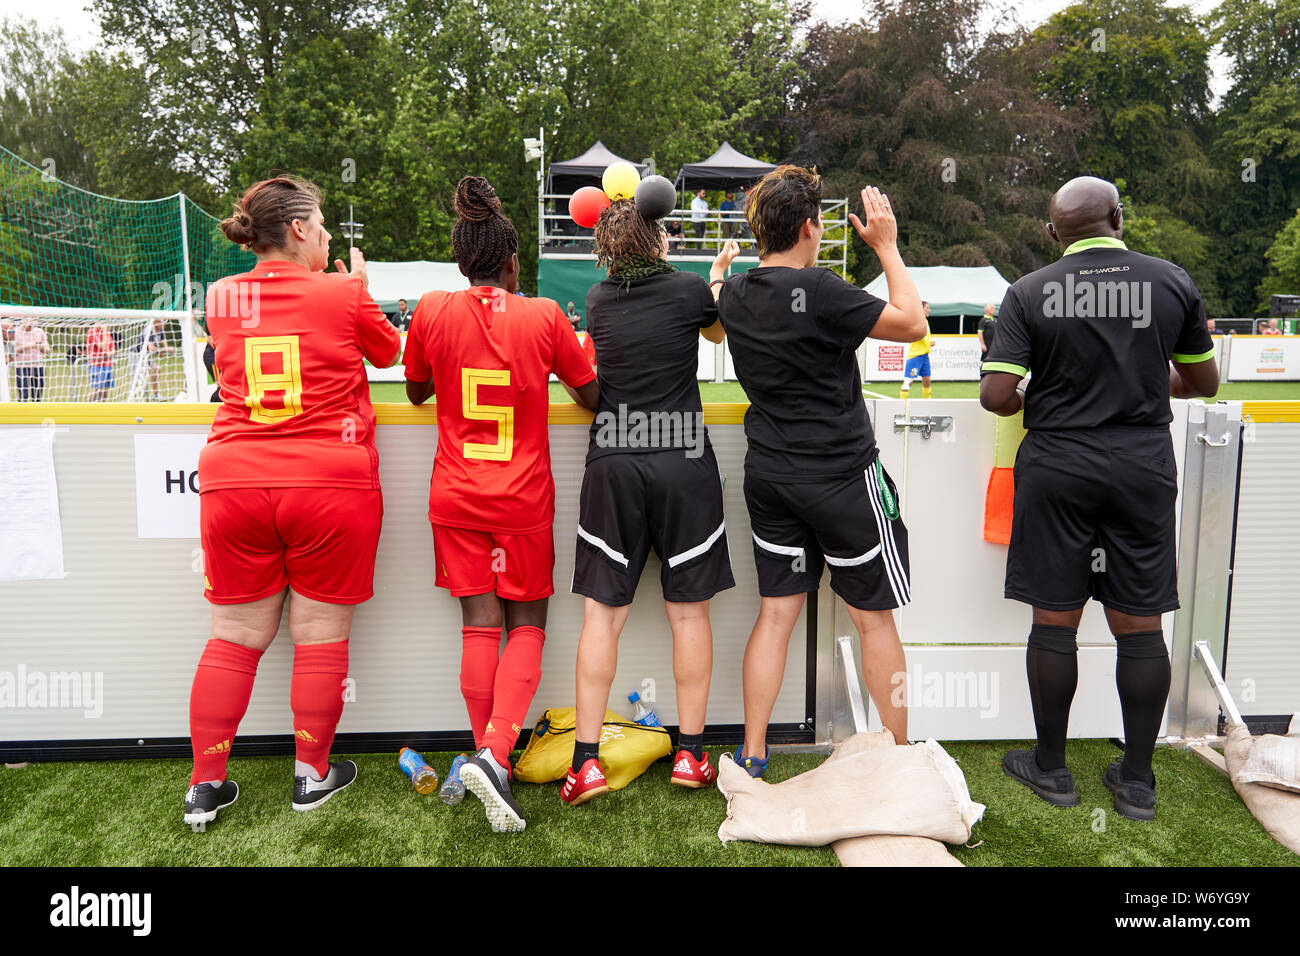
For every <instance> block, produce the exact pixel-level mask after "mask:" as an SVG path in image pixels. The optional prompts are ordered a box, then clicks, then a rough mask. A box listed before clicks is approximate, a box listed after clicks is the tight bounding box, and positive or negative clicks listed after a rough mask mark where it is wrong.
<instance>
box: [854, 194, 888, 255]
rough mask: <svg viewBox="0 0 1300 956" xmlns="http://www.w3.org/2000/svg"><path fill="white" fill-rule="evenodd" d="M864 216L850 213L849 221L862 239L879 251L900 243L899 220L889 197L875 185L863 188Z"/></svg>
mask: <svg viewBox="0 0 1300 956" xmlns="http://www.w3.org/2000/svg"><path fill="white" fill-rule="evenodd" d="M862 212H863V217H862V219H859V218H858V217H857V216H856V215H854V214H853V213H849V222H851V223H853V228H854V229H855V230H856V231H857V234H858V236H859V237H861V239H862V241H863V242H865V243H866V244H867V245H869V246H870V247H871V248H872V249H874V250H876V251H877V252H878V251H879V250H880V249H881V248H887V247H889V246H893V245H896V244H897V243H898V222H897V220H895V219H894V210H893V209H892V208H891V207H890V205H889V197H888V196H886V195H885V194H884V193H882V192H881V191H880V190H879V189H877V188H876V187H875V186H868V187H867V188H866V189H864V190H862Z"/></svg>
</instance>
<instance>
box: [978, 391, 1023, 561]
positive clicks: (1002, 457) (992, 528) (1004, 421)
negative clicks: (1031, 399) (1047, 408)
mask: <svg viewBox="0 0 1300 956" xmlns="http://www.w3.org/2000/svg"><path fill="white" fill-rule="evenodd" d="M1023 415H1024V413H1023V412H1017V413H1016V414H1015V415H1012V416H1010V417H1008V418H1003V417H1002V416H1000V415H999V416H998V420H997V439H996V444H995V445H994V450H993V471H992V472H991V473H990V474H989V487H988V491H987V492H985V494H984V540H985V541H991V542H992V543H993V544H1010V543H1011V514H1012V505H1013V503H1014V501H1015V494H1016V480H1015V477H1014V475H1013V471H1014V467H1015V464H1016V452H1017V451H1019V449H1020V442H1021V440H1023V439H1024V437H1025V426H1024V424H1023V422H1022V416H1023Z"/></svg>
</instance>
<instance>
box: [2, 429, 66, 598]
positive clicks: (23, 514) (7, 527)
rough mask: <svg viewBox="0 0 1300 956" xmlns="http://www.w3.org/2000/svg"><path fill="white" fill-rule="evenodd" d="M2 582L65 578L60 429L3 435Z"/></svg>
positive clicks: (22, 430) (26, 430)
mask: <svg viewBox="0 0 1300 956" xmlns="http://www.w3.org/2000/svg"><path fill="white" fill-rule="evenodd" d="M0 542H3V545H2V546H0V581H47V580H51V579H58V578H63V577H65V576H66V575H65V573H64V570H63V527H62V525H61V524H60V522H59V489H58V485H57V483H56V481H55V477H54V430H53V429H52V428H16V429H12V430H9V429H6V430H4V431H0Z"/></svg>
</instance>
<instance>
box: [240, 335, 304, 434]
mask: <svg viewBox="0 0 1300 956" xmlns="http://www.w3.org/2000/svg"><path fill="white" fill-rule="evenodd" d="M268 355H278V356H280V371H278V372H268V371H266V370H265V369H263V367H262V362H263V360H264V359H265V358H266V356H268ZM244 376H245V377H246V378H247V379H248V397H247V398H245V399H244V404H245V405H247V406H248V417H249V418H251V419H252V420H253V421H255V422H258V423H260V424H263V425H274V424H275V423H276V422H282V421H284V420H285V419H286V418H293V416H295V415H298V414H301V413H302V362H301V360H300V358H299V356H298V336H296V335H259V336H254V337H252V338H247V339H244ZM267 392H283V393H284V407H283V408H267V407H266V406H265V405H264V404H263V400H264V399H265V398H266V393H267Z"/></svg>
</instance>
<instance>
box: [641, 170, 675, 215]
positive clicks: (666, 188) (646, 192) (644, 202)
mask: <svg viewBox="0 0 1300 956" xmlns="http://www.w3.org/2000/svg"><path fill="white" fill-rule="evenodd" d="M633 201H634V202H635V203H636V209H637V212H639V213H641V215H643V216H645V217H646V218H647V219H662V218H663V217H664V216H666V215H668V214H669V213H670V212H672V211H673V209H674V208H675V207H676V205H677V190H676V188H674V186H673V184H672V183H671V182H669V181H668V180H667V179H664V177H662V176H647V177H646V178H645V179H643V180H641V182H640V184H639V185H638V186H637V187H636V196H635V197H634V200H633Z"/></svg>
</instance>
